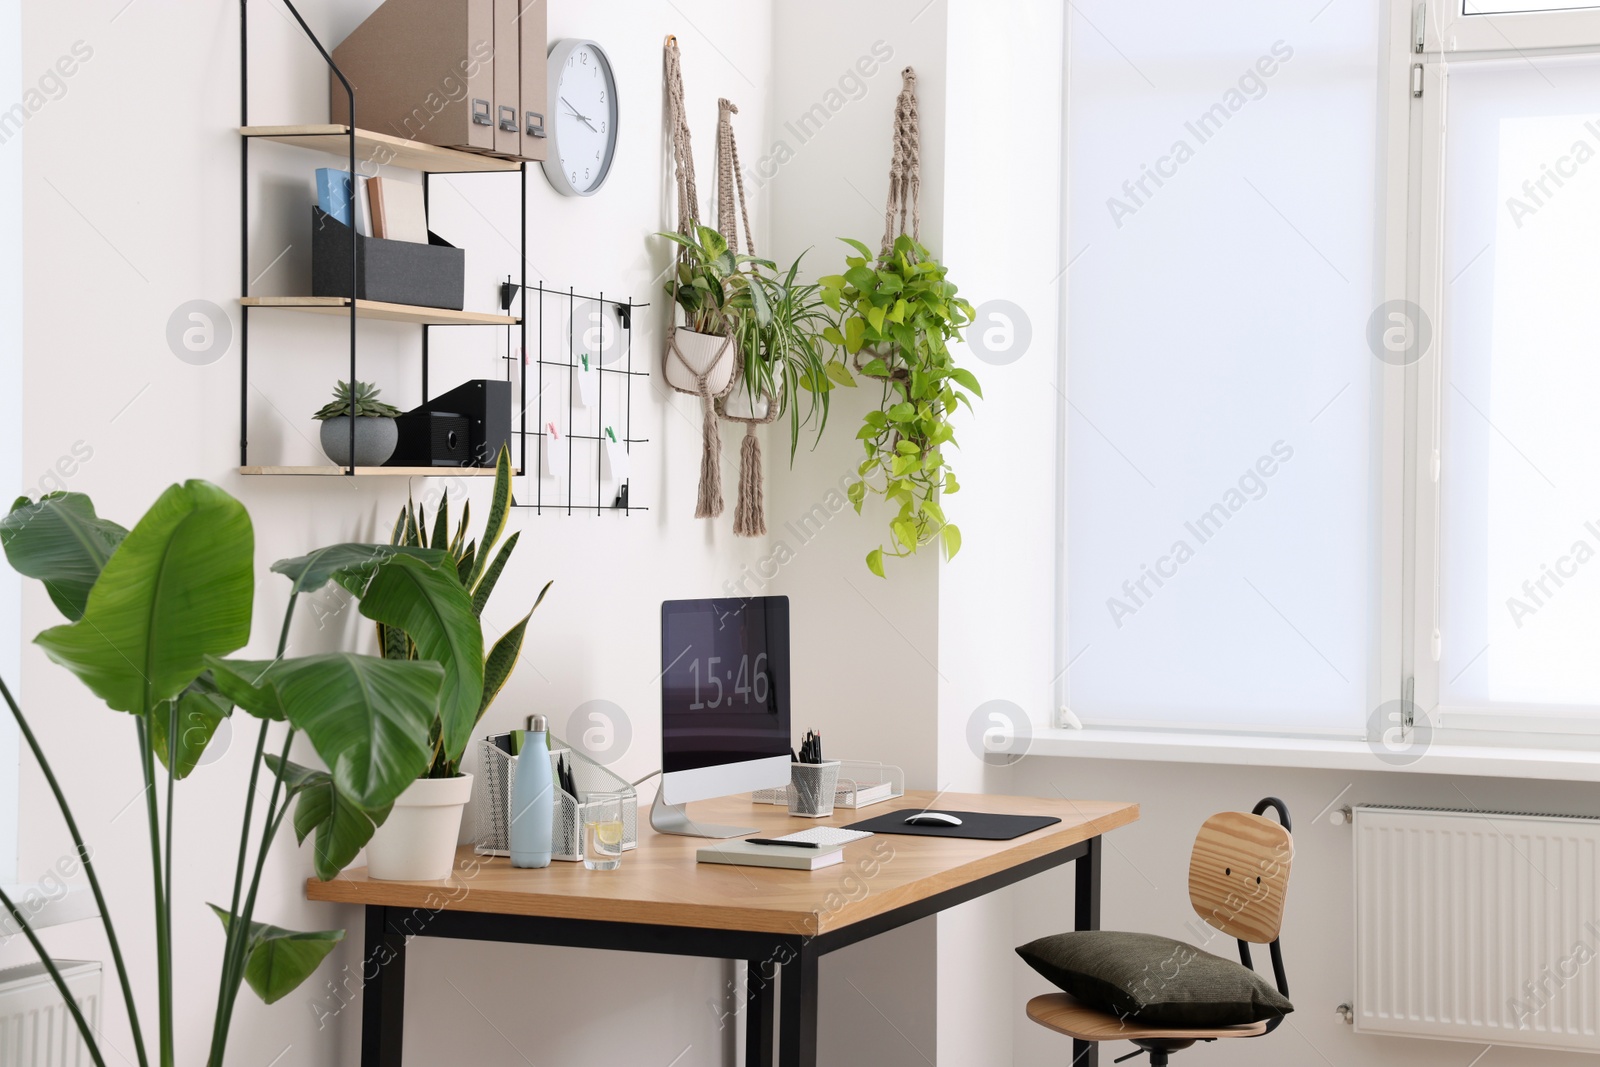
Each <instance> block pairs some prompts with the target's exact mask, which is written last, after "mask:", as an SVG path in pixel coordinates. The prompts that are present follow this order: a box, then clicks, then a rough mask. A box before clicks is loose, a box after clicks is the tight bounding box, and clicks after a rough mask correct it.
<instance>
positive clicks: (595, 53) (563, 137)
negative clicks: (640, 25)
mask: <svg viewBox="0 0 1600 1067" xmlns="http://www.w3.org/2000/svg"><path fill="white" fill-rule="evenodd" d="M546 106H547V107H548V108H549V110H550V112H551V113H552V115H554V117H555V122H554V124H553V125H552V127H551V133H552V136H553V137H554V139H555V144H554V145H552V146H551V152H550V158H548V159H547V160H545V162H544V172H545V177H547V178H548V179H550V184H551V185H553V186H555V188H556V190H557V191H558V192H561V193H565V194H566V195H568V196H588V195H590V194H591V193H593V192H594V191H595V190H597V189H599V188H600V186H601V185H602V184H604V182H605V180H606V174H607V173H608V172H609V171H610V170H611V157H612V155H613V154H614V153H615V152H616V148H617V83H616V80H615V79H614V78H613V77H612V75H611V62H610V61H609V60H608V59H607V58H606V54H605V52H604V51H602V50H601V48H600V46H599V45H597V44H595V43H594V42H593V41H579V40H566V41H557V42H556V44H555V45H554V47H552V48H551V49H550V101H549V103H548V104H547V105H546Z"/></svg>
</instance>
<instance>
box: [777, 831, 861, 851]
mask: <svg viewBox="0 0 1600 1067" xmlns="http://www.w3.org/2000/svg"><path fill="white" fill-rule="evenodd" d="M871 836H872V831H871V830H845V829H841V828H840V827H837V826H814V827H812V828H811V829H809V830H801V831H799V832H798V833H793V834H785V835H784V836H782V837H776V838H773V840H774V841H801V842H804V843H806V844H810V845H821V846H822V847H823V848H833V847H834V846H835V845H848V844H849V843H850V842H852V841H860V840H861V839H862V838H863V837H871Z"/></svg>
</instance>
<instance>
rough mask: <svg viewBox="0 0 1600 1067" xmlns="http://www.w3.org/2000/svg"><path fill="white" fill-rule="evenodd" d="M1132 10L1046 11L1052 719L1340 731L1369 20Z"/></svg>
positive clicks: (1355, 441) (1367, 434)
mask: <svg viewBox="0 0 1600 1067" xmlns="http://www.w3.org/2000/svg"><path fill="white" fill-rule="evenodd" d="M1157 6H1159V7H1160V8H1161V9H1162V10H1161V11H1160V12H1159V14H1152V12H1151V11H1150V10H1149V5H1129V4H1125V3H1121V2H1118V0H1101V2H1087V0H1080V2H1079V3H1076V4H1074V5H1073V7H1072V12H1073V13H1072V15H1070V16H1069V21H1070V26H1069V29H1068V45H1067V48H1068V60H1067V77H1068V81H1069V86H1068V96H1067V109H1068V117H1067V138H1068V167H1069V174H1070V194H1069V198H1068V200H1069V202H1068V213H1069V222H1068V227H1067V231H1068V238H1067V241H1068V247H1067V249H1066V250H1065V255H1064V259H1065V260H1068V261H1070V262H1071V263H1072V267H1071V271H1070V274H1069V276H1068V298H1067V299H1068V310H1067V322H1068V331H1069V332H1068V344H1067V353H1068V355H1067V360H1068V365H1067V381H1068V398H1069V401H1068V405H1067V420H1068V421H1067V427H1068V428H1067V449H1068V456H1067V463H1066V471H1067V488H1066V491H1067V509H1066V511H1067V519H1066V525H1065V542H1066V545H1065V551H1066V557H1067V561H1066V566H1067V582H1066V587H1067V598H1068V602H1067V605H1066V612H1065V616H1066V627H1065V628H1066V631H1067V632H1066V635H1065V636H1066V640H1065V650H1064V655H1065V657H1066V659H1067V661H1068V662H1069V663H1071V668H1070V670H1068V671H1066V673H1065V675H1064V677H1065V679H1066V682H1065V685H1066V693H1065V701H1066V703H1067V704H1068V705H1069V706H1070V707H1071V708H1072V709H1073V710H1074V712H1075V713H1076V714H1077V715H1078V716H1079V717H1080V718H1082V719H1083V720H1084V721H1086V722H1090V723H1117V724H1121V725H1129V724H1135V725H1161V726H1218V725H1222V726H1233V727H1249V728H1255V729H1261V728H1267V729H1271V730H1274V731H1304V730H1314V731H1319V732H1324V733H1326V732H1334V733H1341V734H1344V735H1346V736H1359V735H1361V734H1362V732H1363V731H1364V729H1365V719H1366V715H1367V710H1368V708H1369V707H1370V706H1371V699H1370V695H1369V694H1370V691H1371V687H1372V684H1373V676H1374V668H1373V652H1374V648H1373V642H1372V640H1371V630H1372V624H1371V620H1372V617H1373V614H1374V590H1373V585H1374V583H1373V580H1372V577H1371V575H1372V573H1373V569H1374V543H1375V536H1376V535H1375V529H1376V526H1375V520H1376V498H1377V495H1376V492H1375V491H1374V489H1373V474H1372V471H1373V468H1374V453H1373V440H1372V439H1373V433H1374V427H1375V422H1374V416H1373V403H1374V395H1375V394H1374V390H1375V388H1376V384H1377V381H1378V376H1377V364H1376V361H1375V360H1374V359H1373V358H1372V355H1371V353H1370V352H1368V351H1367V350H1366V348H1365V347H1364V345H1363V344H1362V343H1361V338H1362V336H1363V333H1364V330H1365V326H1366V321H1367V319H1368V316H1369V314H1370V313H1371V310H1372V308H1373V306H1374V304H1375V303H1376V302H1377V300H1378V294H1379V292H1380V289H1381V286H1380V280H1379V277H1378V268H1379V264H1380V260H1381V256H1380V251H1381V250H1380V244H1379V236H1380V233H1379V204H1378V200H1377V193H1378V188H1379V183H1378V177H1377V173H1378V159H1377V152H1378V145H1379V127H1378V120H1379V108H1378V84H1379V79H1378V66H1379V36H1380V35H1379V28H1380V27H1379V12H1378V7H1377V5H1376V4H1375V3H1373V2H1368V3H1350V4H1337V5H1332V6H1329V7H1328V8H1327V9H1325V10H1324V11H1323V12H1322V13H1321V15H1320V17H1318V18H1317V19H1315V20H1314V21H1310V22H1308V21H1307V17H1306V15H1305V14H1304V13H1299V12H1298V11H1294V12H1291V11H1290V10H1289V9H1287V8H1285V7H1284V6H1283V5H1281V4H1274V3H1252V4H1242V5H1224V6H1222V7H1219V6H1217V5H1204V6H1196V5H1193V4H1184V3H1178V2H1176V0H1173V2H1169V3H1164V4H1160V5H1157ZM1597 571H1600V568H1597Z"/></svg>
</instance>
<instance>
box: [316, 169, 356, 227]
mask: <svg viewBox="0 0 1600 1067" xmlns="http://www.w3.org/2000/svg"><path fill="white" fill-rule="evenodd" d="M317 206H318V207H319V208H321V209H322V210H323V211H325V212H327V213H328V215H330V216H332V217H333V218H334V219H335V220H336V221H338V222H342V223H344V224H345V225H346V226H349V225H350V224H351V222H350V172H349V171H345V170H339V169H338V168H337V167H318V168H317Z"/></svg>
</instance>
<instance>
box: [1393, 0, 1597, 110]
mask: <svg viewBox="0 0 1600 1067" xmlns="http://www.w3.org/2000/svg"><path fill="white" fill-rule="evenodd" d="M1570 3H1571V5H1572V6H1571V8H1569V9H1566V10H1556V11H1526V12H1522V11H1517V12H1503V13H1497V14H1470V15H1469V14H1467V13H1466V12H1468V11H1473V12H1480V11H1489V10H1492V9H1493V8H1494V7H1496V6H1498V5H1497V4H1496V3H1495V0H1431V2H1429V3H1426V4H1414V5H1413V7H1412V10H1413V12H1415V11H1416V10H1417V8H1426V15H1425V19H1424V25H1423V27H1422V28H1423V30H1424V49H1423V50H1424V52H1425V53H1426V54H1428V55H1439V54H1444V53H1451V52H1509V53H1511V54H1513V55H1515V54H1517V53H1518V52H1526V51H1528V50H1530V49H1542V48H1571V47H1573V46H1575V45H1577V44H1579V43H1582V42H1597V41H1600V8H1595V7H1589V8H1588V9H1585V8H1584V5H1583V0H1570ZM1423 96H1424V98H1426V96H1427V94H1426V93H1424V94H1423Z"/></svg>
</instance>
